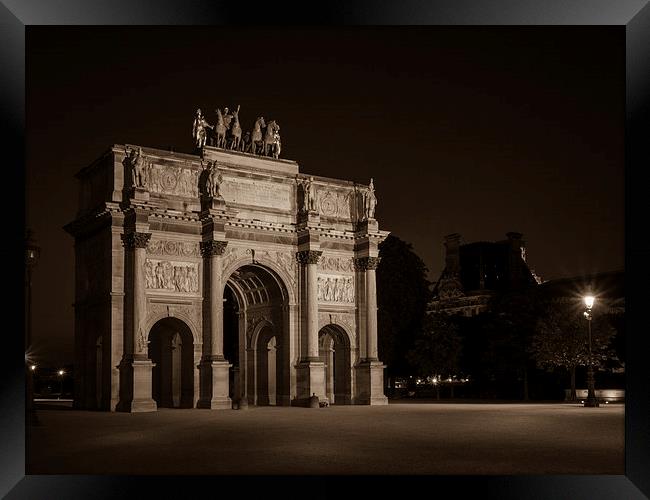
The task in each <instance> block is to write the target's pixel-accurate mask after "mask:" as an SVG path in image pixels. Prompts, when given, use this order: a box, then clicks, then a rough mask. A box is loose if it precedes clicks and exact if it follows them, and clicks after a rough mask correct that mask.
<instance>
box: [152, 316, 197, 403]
mask: <svg viewBox="0 0 650 500" xmlns="http://www.w3.org/2000/svg"><path fill="white" fill-rule="evenodd" d="M149 359H151V361H153V363H154V367H153V371H152V377H151V396H152V398H153V399H154V400H155V401H156V404H157V405H158V407H159V408H161V407H163V408H165V407H166V408H192V407H193V403H194V344H193V338H192V332H191V330H190V328H189V327H188V326H187V325H186V324H185V323H184V322H183V321H181V320H180V319H178V318H174V317H168V318H163V319H161V320H159V321H158V322H156V323H155V324H154V325H153V327H152V328H151V331H150V332H149Z"/></svg>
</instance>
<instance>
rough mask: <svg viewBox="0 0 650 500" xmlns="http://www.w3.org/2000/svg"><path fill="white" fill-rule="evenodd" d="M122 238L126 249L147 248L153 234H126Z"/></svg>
mask: <svg viewBox="0 0 650 500" xmlns="http://www.w3.org/2000/svg"><path fill="white" fill-rule="evenodd" d="M121 237H122V244H123V245H124V247H125V248H147V244H148V243H149V239H150V238H151V233H135V232H134V233H126V234H123V235H121Z"/></svg>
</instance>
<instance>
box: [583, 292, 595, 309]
mask: <svg viewBox="0 0 650 500" xmlns="http://www.w3.org/2000/svg"><path fill="white" fill-rule="evenodd" d="M594 300H595V298H594V296H593V295H587V296H586V297H585V305H586V306H587V309H591V308H592V307H593V306H594Z"/></svg>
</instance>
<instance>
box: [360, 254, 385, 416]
mask: <svg viewBox="0 0 650 500" xmlns="http://www.w3.org/2000/svg"><path fill="white" fill-rule="evenodd" d="M354 264H355V269H356V270H357V271H358V272H362V273H363V275H364V276H363V280H362V281H363V282H365V290H364V291H365V306H366V307H365V311H364V313H365V320H366V321H365V338H366V353H365V357H364V358H363V359H362V360H361V363H359V365H357V367H356V370H357V384H356V391H357V396H356V398H355V402H356V403H357V404H370V405H383V404H388V398H386V396H385V395H384V368H385V366H384V365H383V364H382V363H381V362H380V361H379V359H378V358H377V278H376V272H375V271H376V269H377V266H378V265H379V258H378V257H361V258H357V259H355V261H354ZM362 334H363V332H362Z"/></svg>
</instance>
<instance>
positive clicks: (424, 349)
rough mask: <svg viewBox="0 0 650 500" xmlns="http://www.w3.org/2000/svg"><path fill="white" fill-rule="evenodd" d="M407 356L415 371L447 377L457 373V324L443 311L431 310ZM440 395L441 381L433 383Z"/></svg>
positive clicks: (458, 342) (437, 393) (459, 350)
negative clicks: (436, 312)
mask: <svg viewBox="0 0 650 500" xmlns="http://www.w3.org/2000/svg"><path fill="white" fill-rule="evenodd" d="M414 344H415V345H414V347H413V349H411V350H410V351H409V352H408V354H407V357H408V359H409V361H410V363H411V365H412V366H413V367H414V369H415V370H416V373H417V374H418V375H422V376H425V377H427V376H441V377H442V378H447V377H449V376H451V375H456V374H457V373H458V366H459V360H460V354H461V350H462V343H461V338H460V335H459V334H458V326H456V324H454V322H453V320H452V319H451V318H449V317H448V316H446V315H444V314H430V315H428V316H427V317H426V318H425V320H424V322H423V327H422V331H421V333H420V335H419V337H418V338H416V340H415V343H414ZM436 395H437V398H438V399H440V385H439V384H436Z"/></svg>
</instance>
